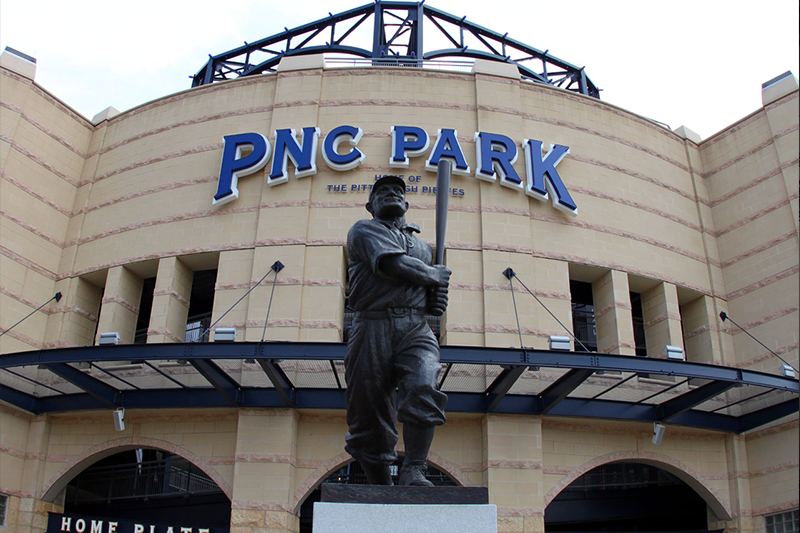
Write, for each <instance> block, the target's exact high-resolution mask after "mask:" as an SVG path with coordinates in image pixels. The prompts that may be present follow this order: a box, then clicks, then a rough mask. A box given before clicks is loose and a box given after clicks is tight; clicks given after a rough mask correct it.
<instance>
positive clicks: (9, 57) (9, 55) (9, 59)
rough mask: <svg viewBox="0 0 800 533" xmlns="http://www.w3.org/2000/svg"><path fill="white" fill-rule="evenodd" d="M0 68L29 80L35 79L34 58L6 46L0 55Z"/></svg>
mask: <svg viewBox="0 0 800 533" xmlns="http://www.w3.org/2000/svg"><path fill="white" fill-rule="evenodd" d="M0 67H3V68H7V69H8V70H10V71H12V72H15V73H17V74H19V75H20V76H24V77H25V78H28V79H30V80H33V79H34V78H35V77H36V58H35V57H32V56H29V55H28V54H24V53H22V52H20V51H19V50H14V49H13V48H11V47H10V46H6V49H5V50H3V53H2V54H0Z"/></svg>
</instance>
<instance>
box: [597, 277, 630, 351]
mask: <svg viewBox="0 0 800 533" xmlns="http://www.w3.org/2000/svg"><path fill="white" fill-rule="evenodd" d="M592 298H593V299H594V319H595V324H596V327H597V351H598V352H608V353H615V354H620V355H635V353H636V344H635V342H634V339H633V320H632V318H631V297H630V289H629V286H628V275H627V274H626V273H625V272H620V271H617V270H610V271H608V273H606V274H605V275H604V276H603V277H601V278H600V279H598V280H597V281H595V282H594V283H592Z"/></svg>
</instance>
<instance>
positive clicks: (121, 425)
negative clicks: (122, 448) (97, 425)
mask: <svg viewBox="0 0 800 533" xmlns="http://www.w3.org/2000/svg"><path fill="white" fill-rule="evenodd" d="M114 428H115V429H116V430H117V431H125V408H123V407H120V408H119V409H117V410H116V411H114Z"/></svg>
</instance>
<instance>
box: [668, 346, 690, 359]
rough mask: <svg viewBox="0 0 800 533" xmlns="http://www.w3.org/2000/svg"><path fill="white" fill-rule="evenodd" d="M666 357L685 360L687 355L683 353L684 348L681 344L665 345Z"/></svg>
mask: <svg viewBox="0 0 800 533" xmlns="http://www.w3.org/2000/svg"><path fill="white" fill-rule="evenodd" d="M663 352H664V357H666V358H667V359H672V360H673V361H685V360H686V356H685V355H684V353H683V348H681V347H680V346H669V345H667V346H664V350H663Z"/></svg>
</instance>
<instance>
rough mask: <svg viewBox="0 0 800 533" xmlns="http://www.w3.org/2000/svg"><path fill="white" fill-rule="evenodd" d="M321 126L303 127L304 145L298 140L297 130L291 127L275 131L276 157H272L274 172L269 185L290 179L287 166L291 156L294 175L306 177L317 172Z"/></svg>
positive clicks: (271, 174)
mask: <svg viewBox="0 0 800 533" xmlns="http://www.w3.org/2000/svg"><path fill="white" fill-rule="evenodd" d="M318 142H319V128H303V141H302V143H303V144H302V147H301V146H300V143H299V142H297V132H295V131H294V130H291V129H285V130H277V131H276V132H275V157H273V158H272V172H270V175H269V180H268V181H267V184H268V185H277V184H279V183H285V182H287V181H288V180H289V173H288V171H287V170H286V167H287V165H288V163H289V158H291V159H292V163H294V167H295V170H294V177H295V178H305V177H306V176H311V175H312V174H316V173H317V143H318Z"/></svg>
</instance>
